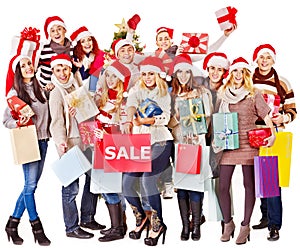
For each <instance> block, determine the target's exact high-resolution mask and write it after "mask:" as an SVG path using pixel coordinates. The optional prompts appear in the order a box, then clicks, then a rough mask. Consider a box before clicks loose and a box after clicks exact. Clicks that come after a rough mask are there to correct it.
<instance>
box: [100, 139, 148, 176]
mask: <svg viewBox="0 0 300 248" xmlns="http://www.w3.org/2000/svg"><path fill="white" fill-rule="evenodd" d="M103 150H104V172H151V142H150V134H104V136H103Z"/></svg>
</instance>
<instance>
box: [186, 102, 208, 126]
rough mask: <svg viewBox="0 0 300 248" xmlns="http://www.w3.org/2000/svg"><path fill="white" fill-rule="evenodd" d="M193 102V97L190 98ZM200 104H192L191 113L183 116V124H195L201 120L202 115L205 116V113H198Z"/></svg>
mask: <svg viewBox="0 0 300 248" xmlns="http://www.w3.org/2000/svg"><path fill="white" fill-rule="evenodd" d="M189 101H190V103H191V99H190V100H189ZM198 111H199V106H198V105H197V104H190V115H188V116H185V117H181V118H182V119H183V123H182V124H183V126H184V127H188V126H191V125H192V124H194V122H195V121H197V122H200V121H201V118H202V117H205V114H201V113H198Z"/></svg>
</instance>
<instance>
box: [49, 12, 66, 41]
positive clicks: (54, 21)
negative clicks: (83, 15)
mask: <svg viewBox="0 0 300 248" xmlns="http://www.w3.org/2000/svg"><path fill="white" fill-rule="evenodd" d="M54 25H59V26H62V27H64V28H65V29H67V27H66V25H65V23H64V21H63V20H62V19H61V18H60V17H59V16H50V17H48V18H47V19H46V21H45V25H44V31H45V36H46V39H47V40H48V38H49V32H50V29H51V28H52V27H53V26H54Z"/></svg>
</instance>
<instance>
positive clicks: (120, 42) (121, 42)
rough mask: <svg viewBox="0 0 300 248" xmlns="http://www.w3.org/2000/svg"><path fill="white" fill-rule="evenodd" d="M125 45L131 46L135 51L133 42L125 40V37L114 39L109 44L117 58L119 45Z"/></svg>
mask: <svg viewBox="0 0 300 248" xmlns="http://www.w3.org/2000/svg"><path fill="white" fill-rule="evenodd" d="M126 45H130V46H132V47H133V49H134V51H135V47H134V44H133V43H132V42H131V41H130V40H126V39H117V40H114V41H113V43H112V44H111V48H112V50H113V51H114V54H115V56H116V58H118V51H119V49H120V48H121V47H123V46H126Z"/></svg>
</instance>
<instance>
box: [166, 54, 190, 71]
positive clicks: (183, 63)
mask: <svg viewBox="0 0 300 248" xmlns="http://www.w3.org/2000/svg"><path fill="white" fill-rule="evenodd" d="M178 70H191V71H192V72H194V66H193V63H192V59H191V57H190V56H189V55H188V54H186V53H181V54H179V55H177V56H176V57H175V58H174V59H173V64H172V67H171V69H170V71H169V74H170V75H172V74H173V73H175V72H176V71H178Z"/></svg>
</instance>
